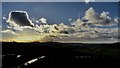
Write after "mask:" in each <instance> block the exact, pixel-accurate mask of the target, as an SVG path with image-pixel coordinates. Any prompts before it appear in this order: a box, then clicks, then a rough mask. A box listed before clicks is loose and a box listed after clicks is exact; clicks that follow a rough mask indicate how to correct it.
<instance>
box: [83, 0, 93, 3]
mask: <svg viewBox="0 0 120 68" xmlns="http://www.w3.org/2000/svg"><path fill="white" fill-rule="evenodd" d="M84 1H85V2H86V3H89V2H94V1H95V0H84Z"/></svg>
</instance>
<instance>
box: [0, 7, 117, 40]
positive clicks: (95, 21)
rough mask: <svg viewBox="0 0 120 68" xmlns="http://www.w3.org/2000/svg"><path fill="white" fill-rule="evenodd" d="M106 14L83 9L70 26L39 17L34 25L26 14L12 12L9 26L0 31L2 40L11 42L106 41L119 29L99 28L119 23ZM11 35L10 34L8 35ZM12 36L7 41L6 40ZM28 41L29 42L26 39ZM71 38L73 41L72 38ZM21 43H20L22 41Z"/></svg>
mask: <svg viewBox="0 0 120 68" xmlns="http://www.w3.org/2000/svg"><path fill="white" fill-rule="evenodd" d="M109 14H110V13H109V12H105V11H103V12H102V13H98V12H96V11H95V10H94V9H93V8H92V7H90V8H89V9H88V10H86V12H85V15H84V17H83V18H82V19H80V18H78V19H77V20H74V21H73V20H72V19H69V21H70V22H72V21H73V23H72V24H71V25H65V24H64V23H60V24H51V25H50V24H49V22H47V19H46V18H43V17H42V18H40V19H39V20H36V21H35V23H36V24H35V23H34V24H33V23H32V21H31V20H30V19H29V15H28V13H27V12H25V11H11V12H10V13H9V17H8V20H7V22H8V23H9V26H8V27H7V30H3V31H1V33H2V34H4V35H3V39H4V40H7V41H8V39H11V38H14V39H12V41H20V40H21V38H22V37H24V39H23V40H24V41H27V42H32V41H41V40H47V41H48V40H50V41H64V42H65V41H66V42H67V41H72V42H73V41H79V42H80V40H82V39H83V40H85V39H86V40H89V41H90V40H92V39H101V40H102V39H105V38H110V39H111V38H112V39H113V38H114V39H117V38H118V28H98V27H99V26H112V25H117V24H118V18H111V17H110V16H109ZM9 34H10V35H9ZM9 36H10V37H11V38H7V39H6V37H9ZM25 38H28V39H25ZM71 38H73V40H72V39H71ZM21 41H22V40H21ZM22 42H23V41H22Z"/></svg>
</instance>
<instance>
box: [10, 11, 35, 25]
mask: <svg viewBox="0 0 120 68" xmlns="http://www.w3.org/2000/svg"><path fill="white" fill-rule="evenodd" d="M8 20H9V21H8V22H9V23H10V21H13V22H15V23H16V24H17V25H19V26H33V23H32V22H31V20H30V19H29V16H28V14H27V13H26V12H25V11H12V12H10V14H9V19H8Z"/></svg>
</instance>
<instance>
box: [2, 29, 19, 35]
mask: <svg viewBox="0 0 120 68" xmlns="http://www.w3.org/2000/svg"><path fill="white" fill-rule="evenodd" d="M1 33H8V34H13V35H17V34H16V33H15V32H13V31H12V30H8V29H7V30H3V31H1Z"/></svg>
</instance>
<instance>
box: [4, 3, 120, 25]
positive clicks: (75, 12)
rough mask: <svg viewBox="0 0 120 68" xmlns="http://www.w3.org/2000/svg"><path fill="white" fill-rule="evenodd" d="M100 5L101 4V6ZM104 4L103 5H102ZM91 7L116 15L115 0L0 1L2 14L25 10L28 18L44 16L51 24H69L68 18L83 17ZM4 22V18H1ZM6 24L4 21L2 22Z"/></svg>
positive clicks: (116, 5)
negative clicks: (86, 0) (72, 0)
mask: <svg viewBox="0 0 120 68" xmlns="http://www.w3.org/2000/svg"><path fill="white" fill-rule="evenodd" d="M101 5H102V6H101ZM103 6H104V7H103ZM90 7H93V8H94V9H95V11H97V12H99V13H101V12H102V11H106V12H109V13H110V16H111V17H118V4H117V3H116V2H115V3H114V2H113V3H112V2H105V3H100V2H98V3H89V4H86V3H84V2H81V3H80V2H75V3H65V2H64V3H62V2H61V3H60V2H57V3H53V2H51V3H50V2H48V3H42V2H23V3H21V2H4V3H2V14H3V16H6V17H8V14H9V12H10V11H16V10H17V11H19V10H22V11H26V12H27V13H28V14H29V16H30V19H33V18H35V19H39V18H41V17H44V18H46V19H47V20H48V22H49V23H50V24H51V23H52V24H53V23H62V22H63V23H65V24H70V22H69V20H68V19H73V20H75V19H77V18H78V17H80V18H81V17H83V16H84V12H85V11H86V10H87V9H89V8H90ZM3 22H4V20H3ZM4 24H6V23H5V22H4V23H3V26H4Z"/></svg>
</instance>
